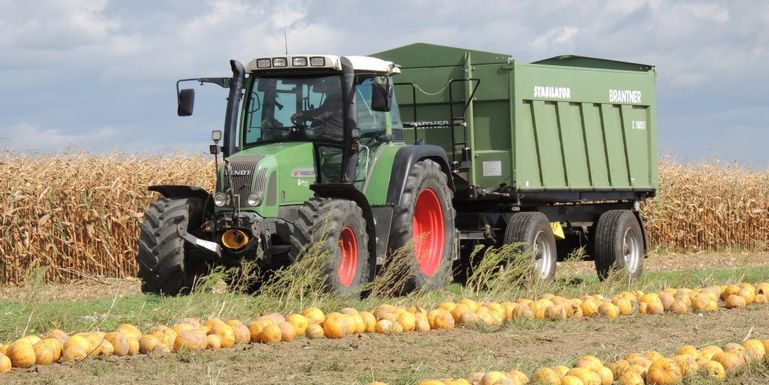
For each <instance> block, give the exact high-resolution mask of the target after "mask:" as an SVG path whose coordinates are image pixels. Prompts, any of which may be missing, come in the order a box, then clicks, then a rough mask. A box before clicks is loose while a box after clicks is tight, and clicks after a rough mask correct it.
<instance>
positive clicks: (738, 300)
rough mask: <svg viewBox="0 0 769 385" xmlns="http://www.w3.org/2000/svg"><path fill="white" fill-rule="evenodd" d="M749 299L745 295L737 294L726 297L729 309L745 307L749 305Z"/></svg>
mask: <svg viewBox="0 0 769 385" xmlns="http://www.w3.org/2000/svg"><path fill="white" fill-rule="evenodd" d="M747 304H748V303H747V301H746V300H745V298H744V297H741V296H739V295H736V294H732V295H730V296H728V297H726V301H725V305H726V308H727V309H735V308H743V307H745V306H747Z"/></svg>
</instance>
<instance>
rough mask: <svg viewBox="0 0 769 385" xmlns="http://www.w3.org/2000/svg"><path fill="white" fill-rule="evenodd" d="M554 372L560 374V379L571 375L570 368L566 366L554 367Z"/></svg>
mask: <svg viewBox="0 0 769 385" xmlns="http://www.w3.org/2000/svg"><path fill="white" fill-rule="evenodd" d="M553 370H555V372H556V373H558V376H559V377H560V378H563V377H565V376H566V373H569V368H567V367H566V366H564V365H558V366H554V367H553Z"/></svg>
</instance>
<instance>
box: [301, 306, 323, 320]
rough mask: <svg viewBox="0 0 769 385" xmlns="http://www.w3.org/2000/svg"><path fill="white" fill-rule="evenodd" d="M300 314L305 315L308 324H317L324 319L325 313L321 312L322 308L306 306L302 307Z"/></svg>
mask: <svg viewBox="0 0 769 385" xmlns="http://www.w3.org/2000/svg"><path fill="white" fill-rule="evenodd" d="M302 315H303V316H305V317H307V320H308V321H309V323H310V324H319V323H322V322H323V321H325V320H326V315H325V314H323V310H320V309H318V308H317V307H308V308H307V309H304V311H303V312H302Z"/></svg>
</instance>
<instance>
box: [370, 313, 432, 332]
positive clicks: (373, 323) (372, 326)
mask: <svg viewBox="0 0 769 385" xmlns="http://www.w3.org/2000/svg"><path fill="white" fill-rule="evenodd" d="M412 314H420V315H421V316H424V315H423V314H422V313H412ZM419 317H420V316H417V315H415V316H414V319H418V318H419ZM360 318H361V319H362V320H363V323H364V324H365V325H366V333H374V332H375V331H376V317H374V314H373V313H371V312H367V311H362V312H360Z"/></svg>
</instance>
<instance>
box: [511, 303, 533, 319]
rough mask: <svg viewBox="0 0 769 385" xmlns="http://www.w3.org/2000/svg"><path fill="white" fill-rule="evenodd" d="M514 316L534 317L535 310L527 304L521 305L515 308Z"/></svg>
mask: <svg viewBox="0 0 769 385" xmlns="http://www.w3.org/2000/svg"><path fill="white" fill-rule="evenodd" d="M513 318H534V312H532V311H531V308H529V307H528V306H525V305H519V306H518V307H516V308H515V309H513Z"/></svg>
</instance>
